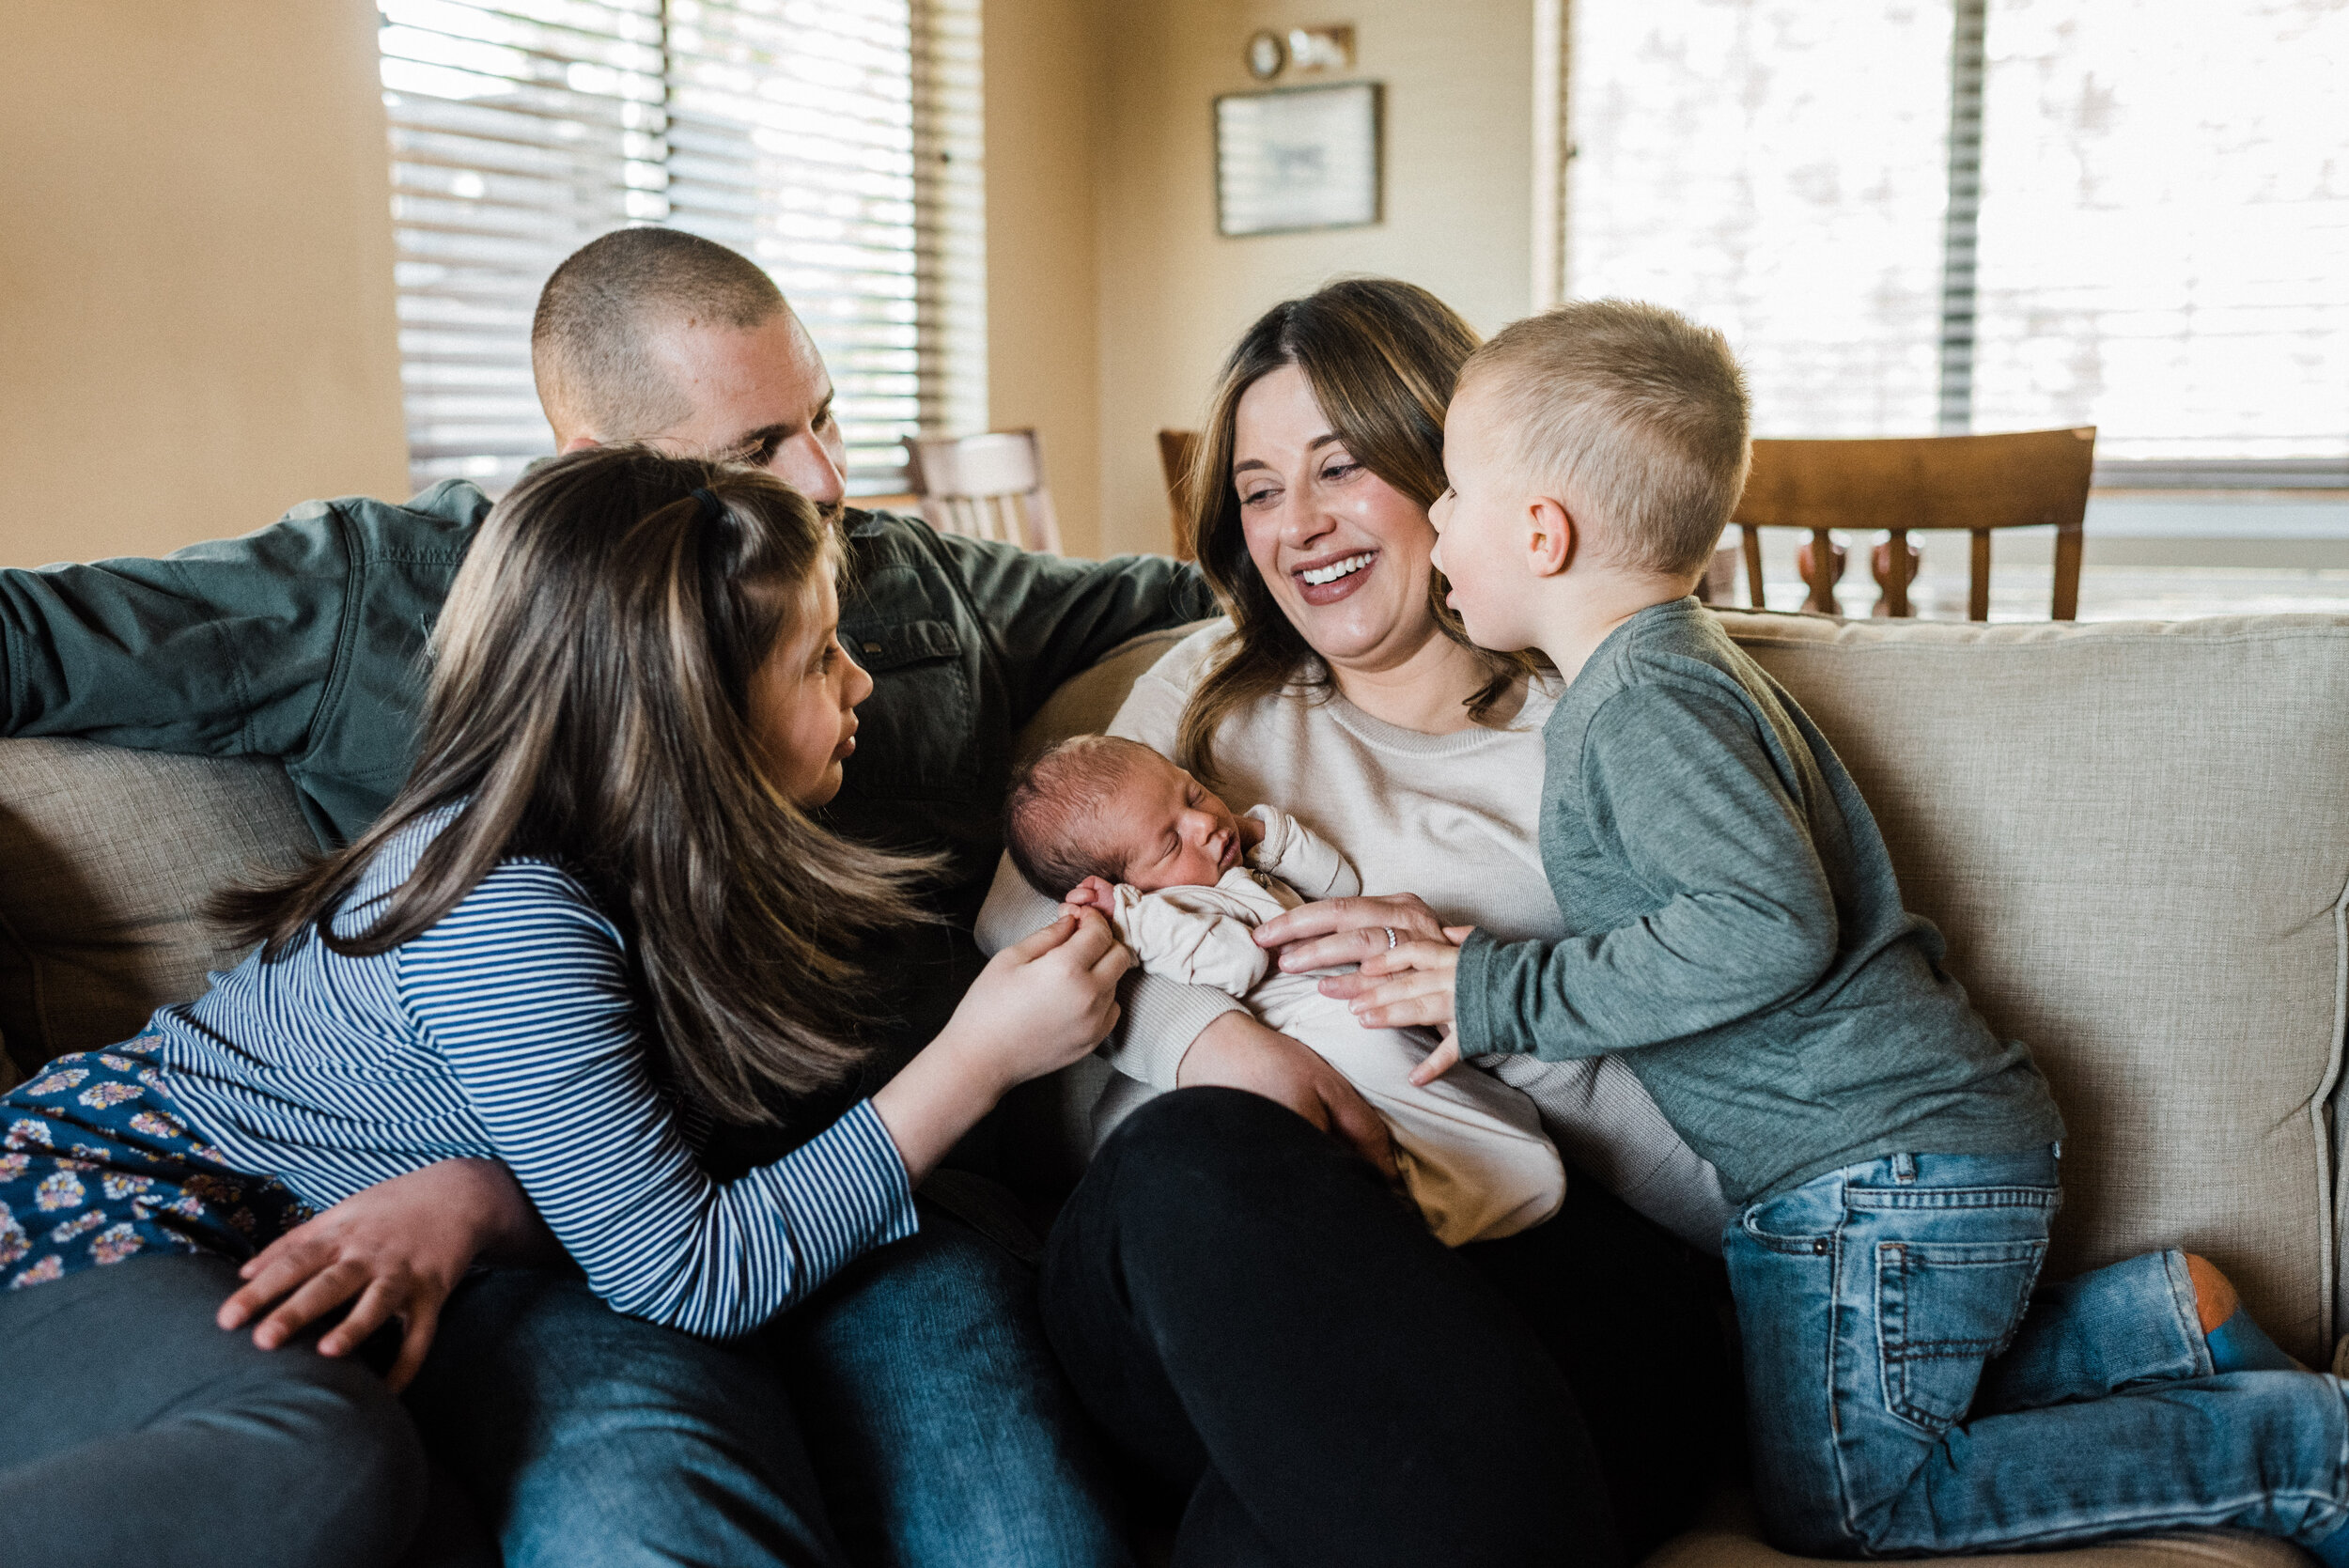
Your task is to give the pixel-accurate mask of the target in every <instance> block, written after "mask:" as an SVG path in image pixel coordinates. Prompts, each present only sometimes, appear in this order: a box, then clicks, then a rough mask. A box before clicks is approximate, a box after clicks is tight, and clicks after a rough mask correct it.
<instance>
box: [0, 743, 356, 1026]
mask: <svg viewBox="0 0 2349 1568" xmlns="http://www.w3.org/2000/svg"><path fill="white" fill-rule="evenodd" d="M315 843H316V840H314V839H313V838H312V836H311V834H310V831H309V829H308V828H307V827H305V826H304V825H303V819H302V814H301V811H300V810H299V808H298V807H297V806H296V805H295V803H294V794H293V789H292V786H291V785H290V784H288V782H287V780H286V774H285V770H284V769H283V768H280V767H278V766H277V764H275V763H274V762H265V761H260V760H256V759H244V758H240V759H232V760H219V759H214V758H209V757H186V756H164V755H160V754H157V753H144V752H128V751H121V750H118V749H117V748H115V747H112V746H101V745H99V744H97V743H96V742H94V741H87V740H0V868H4V872H0V1033H5V1035H6V1036H7V1040H8V1054H9V1055H10V1056H11V1057H13V1058H14V1059H15V1062H16V1065H17V1066H18V1068H20V1069H21V1070H23V1071H26V1072H29V1071H31V1070H32V1069H34V1068H36V1067H38V1066H39V1064H40V1063H43V1062H45V1061H47V1060H48V1059H49V1058H51V1057H53V1056H55V1055H58V1054H60V1053H61V1052H64V1051H70V1050H81V1049H85V1048H88V1047H92V1046H102V1045H109V1044H111V1043H113V1042H114V1041H117V1040H120V1039H125V1038H127V1037H128V1036H130V1035H132V1034H133V1033H135V1032H137V1031H138V1029H139V1026H140V1025H142V1024H143V1023H145V1022H146V1021H147V1016H148V1014H149V1013H151V1012H153V1011H154V1010H155V1009H156V1008H157V1007H159V1006H162V1005H163V1003H165V1002H169V1001H184V1000H186V999H188V998H190V997H193V996H195V995H197V994H198V993H200V992H201V991H202V990H203V988H204V976H205V972H206V971H207V970H211V969H215V968H218V967H220V966H222V965H223V964H226V963H229V962H233V961H234V959H235V957H236V955H235V953H234V952H233V951H232V950H230V949H229V948H228V946H227V945H226V943H225V942H224V941H223V939H222V937H221V934H220V932H219V931H218V930H217V929H216V928H215V927H213V926H212V925H211V924H210V922H208V921H207V920H205V919H204V916H203V912H202V906H203V903H204V900H205V898H206V897H207V896H208V895H209V894H210V893H211V892H212V891H213V890H214V889H215V888H217V887H219V886H220V885H221V884H223V883H224V882H226V881H228V880H229V879H231V878H233V877H238V876H240V875H241V874H243V873H245V872H247V871H250V870H253V869H255V868H257V867H260V866H284V865H288V864H290V863H292V862H293V860H294V858H295V857H296V856H298V855H299V854H300V853H301V851H302V850H303V849H304V848H306V847H309V846H313V845H314V844H315Z"/></svg>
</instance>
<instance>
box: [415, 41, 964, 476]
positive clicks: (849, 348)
mask: <svg viewBox="0 0 2349 1568" xmlns="http://www.w3.org/2000/svg"><path fill="white" fill-rule="evenodd" d="M380 9H381V13H382V23H383V25H382V31H381V44H382V71H383V87H384V102H385V104H386V106H387V109H388V111H389V116H390V124H391V158H392V201H393V218H394V226H395V232H396V235H397V246H398V250H397V269H398V272H397V284H398V298H399V311H400V351H401V365H402V374H403V376H404V378H405V382H406V391H407V406H408V425H409V451H410V469H411V477H412V480H413V482H414V483H415V484H416V485H418V486H419V487H422V486H425V485H428V484H431V483H433V482H434V481H437V480H440V479H444V478H449V477H464V478H469V479H472V480H474V482H475V483H478V484H480V485H482V486H483V487H484V488H485V489H490V490H491V491H492V492H493V493H494V492H496V491H499V490H502V489H504V488H505V487H506V486H507V485H509V484H511V483H512V482H513V480H514V478H515V476H516V475H518V474H520V473H521V470H522V468H523V467H524V465H526V464H527V463H529V462H530V461H531V460H532V459H534V458H538V457H541V456H543V455H545V454H546V453H547V452H548V451H549V450H550V449H551V444H552V443H551V438H550V435H549V432H548V430H547V427H546V421H545V419H544V418H543V416H541V414H540V413H539V411H538V405H537V395H536V392H535V389H534V388H533V386H532V383H531V378H530V342H529V339H530V316H531V311H532V308H533V306H534V305H535V303H536V302H537V293H538V288H539V287H540V285H542V284H543V283H544V282H545V280H546V277H547V274H548V273H549V272H552V271H553V269H554V266H555V264H556V263H557V262H559V261H561V260H562V258H563V257H564V256H567V255H568V254H569V253H570V252H571V251H573V250H575V249H576V248H578V247H579V246H580V245H582V244H583V243H585V242H586V241H589V240H591V239H593V238H595V237H596V236H597V235H599V234H602V233H604V232H606V231H608V230H610V229H612V228H614V227H618V226H620V225H625V224H630V223H656V224H666V225H672V226H674V227H677V228H681V229H686V230H689V231H691V232H692V233H696V234H701V235H705V236H707V237H708V238H709V239H712V240H716V241H720V242H722V243H723V244H727V245H730V246H732V247H734V248H735V249H736V250H739V251H740V252H742V253H743V254H744V255H746V256H750V257H751V258H752V259H754V260H755V261H757V262H758V263H759V264H760V265H761V266H762V267H764V268H766V269H767V271H768V272H770V275H772V276H773V277H774V279H775V281H776V283H777V284H778V285H779V286H780V287H782V289H783V291H784V294H785V296H786V298H787V299H789V300H790V302H791V303H792V306H793V308H794V309H795V310H797V311H798V312H799V315H800V317H801V319H802V320H804V321H805V322H806V323H807V327H808V330H809V332H810V333H811V334H813V335H814V337H815V339H816V342H817V347H818V348H820V349H822V350H823V353H824V358H825V363H826V364H827V365H829V366H830V368H831V371H832V378H833V382H834V385H835V387H836V389H837V391H838V394H839V404H838V407H839V411H840V417H841V424H842V427H843V431H844V434H845V435H846V437H847V439H848V449H849V450H848V458H849V475H848V477H849V488H850V489H851V491H852V492H854V493H859V494H874V493H881V492H887V491H893V490H897V489H903V487H904V468H903V458H902V454H901V451H900V449H899V447H898V445H897V442H898V439H899V438H900V437H901V436H905V435H910V434H913V433H916V432H917V431H922V432H930V431H943V432H949V433H961V432H964V431H968V430H972V429H977V428H981V427H984V425H985V422H986V402H987V350H986V335H985V334H986V318H985V308H986V306H985V289H986V279H985V275H984V245H985V234H984V230H983V227H982V225H983V222H984V216H983V198H984V187H983V184H982V162H981V145H980V129H979V127H980V109H981V103H980V82H979V15H978V0H668V3H666V4H663V3H661V0H507V3H506V4H498V5H471V4H457V3H449V0H380Z"/></svg>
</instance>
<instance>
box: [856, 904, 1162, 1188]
mask: <svg viewBox="0 0 2349 1568" xmlns="http://www.w3.org/2000/svg"><path fill="white" fill-rule="evenodd" d="M1133 961H1134V959H1133V955H1132V953H1130V952H1128V950H1127V948H1126V947H1125V945H1124V944H1123V943H1121V942H1120V941H1119V940H1118V939H1117V934H1116V933H1115V932H1114V931H1112V930H1111V929H1110V923H1109V922H1108V921H1107V920H1104V919H1103V918H1102V917H1101V914H1100V911H1098V910H1097V909H1092V908H1066V909H1065V912H1064V913H1063V914H1062V915H1061V917H1060V918H1059V919H1058V920H1056V921H1054V922H1052V924H1050V925H1047V926H1045V927H1044V928H1043V929H1042V930H1040V931H1037V932H1035V933H1034V935H1032V936H1030V937H1028V938H1027V939H1024V940H1022V941H1018V942H1014V943H1013V944H1012V945H1011V946H1009V947H1007V948H1005V949H1003V952H1001V953H998V954H997V955H995V956H994V957H992V958H990V959H988V964H987V968H986V969H984V970H980V971H979V978H978V979H977V981H976V982H974V983H973V984H972V986H971V989H970V990H969V991H968V992H966V993H965V994H964V996H963V999H962V1005H960V1006H959V1007H957V1008H956V1009H955V1016H954V1017H951V1018H949V1019H947V1020H946V1027H945V1029H944V1030H943V1031H942V1032H941V1033H940V1034H939V1036H938V1038H937V1039H935V1040H933V1041H931V1042H930V1044H929V1045H928V1047H927V1048H925V1049H924V1050H923V1051H922V1053H921V1054H920V1055H918V1056H916V1057H915V1058H914V1059H913V1060H912V1061H911V1062H909V1063H906V1065H905V1068H904V1070H903V1071H901V1072H899V1073H898V1074H897V1076H896V1077H895V1078H894V1079H890V1080H889V1081H888V1082H887V1083H886V1084H884V1085H882V1086H881V1090H880V1092H879V1094H875V1095H874V1096H873V1109H874V1110H875V1111H877V1112H879V1115H880V1119H881V1125H882V1126H885V1127H887V1128H888V1129H889V1137H890V1140H891V1141H893V1142H894V1143H895V1144H896V1145H897V1157H898V1158H899V1159H901V1160H903V1161H904V1162H905V1167H906V1174H907V1176H908V1178H909V1179H910V1180H912V1181H915V1182H919V1181H920V1180H921V1179H922V1178H923V1177H925V1176H926V1175H928V1174H929V1172H930V1169H931V1167H933V1166H934V1165H936V1164H937V1163H938V1162H939V1160H940V1159H941V1158H942V1157H944V1156H945V1153H946V1151H947V1150H948V1149H951V1148H953V1147H954V1145H955V1141H956V1140H957V1139H958V1138H960V1137H961V1136H962V1135H963V1134H964V1133H966V1132H968V1131H970V1130H971V1128H972V1126H974V1125H975V1124H976V1123H977V1122H978V1119H979V1118H980V1117H982V1116H984V1115H986V1114H987V1113H988V1110H992V1109H993V1108H994V1105H995V1102H996V1101H997V1100H1000V1099H1002V1098H1003V1094H1004V1093H1005V1092H1006V1091H1008V1090H1009V1089H1010V1088H1011V1087H1012V1085H1014V1084H1017V1083H1024V1082H1026V1081H1027V1080H1028V1079H1032V1078H1041V1077H1042V1076H1043V1075H1045V1074H1046V1073H1049V1072H1051V1071H1053V1070H1054V1069H1055V1068H1059V1067H1066V1066H1067V1065H1068V1064H1069V1063H1072V1062H1076V1061H1078V1060H1080V1059H1081V1058H1082V1057H1083V1056H1084V1054H1085V1053H1086V1052H1087V1051H1089V1050H1091V1049H1092V1048H1094V1047H1095V1046H1097V1045H1098V1044H1099V1043H1100V1042H1101V1040H1102V1039H1103V1038H1104V1037H1105V1036H1106V1035H1107V1034H1108V1033H1109V1032H1110V1031H1111V1030H1112V1028H1114V1027H1115V1026H1116V1023H1117V981H1118V977H1119V976H1121V975H1123V974H1124V973H1125V972H1126V970H1127V968H1128V966H1129V965H1131V964H1132V963H1133Z"/></svg>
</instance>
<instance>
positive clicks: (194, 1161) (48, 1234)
mask: <svg viewBox="0 0 2349 1568" xmlns="http://www.w3.org/2000/svg"><path fill="white" fill-rule="evenodd" d="M160 1044H161V1042H160V1041H159V1040H158V1039H156V1038H155V1037H154V1036H152V1035H145V1034H143V1035H140V1036H139V1037H138V1038H136V1039H134V1040H129V1041H126V1042H124V1043H123V1044H121V1045H118V1046H113V1047H109V1048H107V1049H105V1050H102V1051H83V1052H79V1053H77V1054H75V1055H72V1056H61V1057H58V1058H57V1059H56V1060H55V1061H54V1062H52V1063H49V1065H48V1066H47V1067H45V1068H43V1069H42V1070H41V1072H40V1074H39V1077H37V1078H35V1079H32V1080H31V1081H30V1082H26V1083H20V1084H18V1085H17V1086H16V1087H15V1088H14V1089H11V1090H9V1091H8V1093H7V1094H0V1281H5V1288H7V1289H8V1290H16V1289H18V1288H20V1287H22V1286H24V1285H37V1284H43V1283H46V1282H47V1281H51V1280H62V1279H64V1278H65V1277H66V1276H67V1275H68V1274H71V1273H74V1272H77V1271H78V1270H81V1269H85V1268H93V1267H97V1266H99V1265H103V1264H113V1263H120V1262H121V1261H122V1260H123V1259H125V1258H131V1257H136V1256H139V1255H140V1254H141V1253H146V1252H163V1251H170V1252H212V1253H216V1254H218V1255H220V1256H223V1257H226V1258H231V1259H236V1260H239V1261H241V1260H243V1259H245V1258H248V1257H251V1256H252V1255H253V1254H254V1253H255V1252H256V1251H257V1250H260V1249H261V1248H263V1247H266V1246H268V1245H269V1243H271V1242H272V1241H274V1240H275V1239H276V1238H277V1237H279V1236H281V1235H283V1234H286V1233H287V1232H288V1231H289V1230H291V1229H293V1228H294V1227H295V1226H296V1225H299V1224H301V1223H302V1222H303V1220H304V1219H309V1218H310V1210H309V1209H308V1208H307V1207H305V1206H304V1205H303V1203H302V1202H301V1200H299V1199H297V1198H296V1197H295V1196H294V1195H293V1194H292V1193H291V1192H290V1191H288V1189H287V1188H286V1187H285V1185H284V1184H283V1183H281V1182H279V1181H277V1180H276V1179H275V1178H273V1177H268V1176H250V1175H246V1174H244V1173H242V1172H237V1171H232V1170H230V1169H229V1168H228V1167H227V1165H226V1163H224V1162H223V1159H222V1157H221V1153H220V1151H219V1150H218V1149H215V1148H213V1147H212V1146H211V1145H210V1144H209V1143H207V1142H205V1141H203V1139H202V1137H201V1136H200V1135H199V1134H197V1133H196V1132H195V1131H194V1129H193V1128H192V1127H191V1126H189V1124H188V1119H187V1116H186V1114H185V1113H184V1112H182V1111H181V1110H179V1107H178V1106H176V1105H174V1104H173V1103H172V1101H171V1097H170V1096H169V1095H167V1094H164V1093H163V1083H162V1075H161V1074H159V1073H158V1072H157V1071H156V1069H155V1068H154V1066H153V1065H152V1064H151V1063H148V1062H147V1061H146V1060H144V1059H145V1058H147V1057H148V1056H151V1055H152V1054H153V1053H154V1051H155V1049H156V1048H157V1047H158V1046H159V1045H160Z"/></svg>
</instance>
